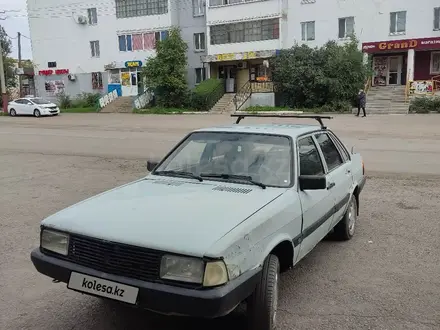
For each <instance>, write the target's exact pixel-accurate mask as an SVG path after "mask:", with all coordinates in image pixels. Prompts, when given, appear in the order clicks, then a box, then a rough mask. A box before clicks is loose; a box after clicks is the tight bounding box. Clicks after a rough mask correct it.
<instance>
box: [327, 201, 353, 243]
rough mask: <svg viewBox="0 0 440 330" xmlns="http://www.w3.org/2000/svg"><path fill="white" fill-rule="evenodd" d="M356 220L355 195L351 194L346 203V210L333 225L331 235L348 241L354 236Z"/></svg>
mask: <svg viewBox="0 0 440 330" xmlns="http://www.w3.org/2000/svg"><path fill="white" fill-rule="evenodd" d="M356 221H357V202H356V196H354V195H352V196H351V199H350V202H349V204H348V209H347V212H345V214H344V217H343V218H342V220H341V221H339V223H338V224H337V225H336V226H335V230H334V233H333V236H334V238H335V239H337V240H340V241H348V240H350V239H351V238H352V237H353V236H354V232H355V228H356Z"/></svg>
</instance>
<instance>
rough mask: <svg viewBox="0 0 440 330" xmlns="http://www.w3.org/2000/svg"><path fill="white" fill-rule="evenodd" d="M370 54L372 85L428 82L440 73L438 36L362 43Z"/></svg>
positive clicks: (439, 40)
mask: <svg viewBox="0 0 440 330" xmlns="http://www.w3.org/2000/svg"><path fill="white" fill-rule="evenodd" d="M362 50H363V52H364V54H365V56H371V58H372V66H373V67H372V69H373V72H374V73H373V77H372V82H371V83H372V86H390V85H391V86H393V85H395V86H398V85H406V84H407V82H408V83H409V84H410V85H411V86H413V85H414V86H418V85H420V86H422V85H423V86H428V87H426V88H425V87H423V88H424V90H427V91H428V90H429V83H427V81H432V79H433V77H435V76H437V75H440V37H433V38H419V39H404V40H391V41H379V42H366V43H363V44H362Z"/></svg>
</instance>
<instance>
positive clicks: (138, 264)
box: [68, 235, 165, 282]
mask: <svg viewBox="0 0 440 330" xmlns="http://www.w3.org/2000/svg"><path fill="white" fill-rule="evenodd" d="M164 254H165V253H164V252H161V251H156V250H151V249H146V248H140V247H136V246H131V245H126V244H121V243H114V242H108V241H104V240H100V239H95V238H90V237H84V236H77V235H71V236H70V243H69V254H68V259H69V260H70V261H72V262H74V263H76V264H79V265H82V266H85V267H90V268H92V269H95V270H98V271H102V272H105V273H108V274H113V275H118V276H124V277H129V278H133V279H138V280H141V281H148V282H156V281H159V272H160V263H161V260H162V256H163V255H164Z"/></svg>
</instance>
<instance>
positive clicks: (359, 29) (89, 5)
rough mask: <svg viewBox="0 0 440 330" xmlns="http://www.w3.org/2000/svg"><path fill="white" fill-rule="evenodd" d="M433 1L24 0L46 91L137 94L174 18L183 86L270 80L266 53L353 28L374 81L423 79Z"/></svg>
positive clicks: (438, 57) (428, 69)
mask: <svg viewBox="0 0 440 330" xmlns="http://www.w3.org/2000/svg"><path fill="white" fill-rule="evenodd" d="M439 8H440V4H439V3H438V0H423V1H421V2H420V1H419V2H417V1H414V0H387V1H379V0H368V1H365V0H325V1H324V0H294V1H292V0H180V1H177V0H82V1H81V0H66V1H63V4H60V2H58V1H55V0H39V1H30V0H29V1H28V11H29V23H30V29H31V39H32V47H33V55H34V62H35V64H36V65H37V69H36V72H37V73H38V76H37V77H36V82H37V86H40V87H41V88H40V90H41V89H43V90H44V92H46V93H47V94H51V93H54V92H53V91H54V90H55V93H56V91H59V90H63V88H64V89H65V90H66V91H69V93H70V94H74V93H76V92H81V91H87V92H89V91H93V90H103V91H105V92H107V91H109V90H113V89H116V90H118V93H120V95H137V94H138V93H139V91H142V90H143V86H142V85H141V79H139V78H140V77H139V71H140V70H141V68H142V66H143V65H144V64H145V61H146V60H147V59H148V58H150V57H151V56H154V55H155V50H154V44H155V41H156V40H162V39H163V38H166V37H167V31H169V29H170V28H171V27H172V26H177V27H180V29H181V31H182V36H183V38H184V40H185V41H186V42H187V43H188V46H189V49H188V75H187V76H188V83H189V85H190V86H194V85H195V84H197V83H199V82H200V81H202V80H204V79H206V78H209V77H212V78H224V79H225V81H226V91H227V92H228V93H236V92H237V91H238V90H240V88H242V87H243V86H244V85H245V84H246V83H247V82H248V81H267V80H270V79H271V77H270V76H271V74H270V71H271V68H270V66H269V65H268V63H269V62H268V61H267V60H268V59H269V58H271V57H273V56H276V54H277V53H278V51H279V50H280V49H285V48H289V47H291V46H293V45H295V44H301V43H304V44H307V45H310V46H312V47H313V46H320V45H322V44H324V43H325V42H326V41H328V40H337V41H338V42H341V43H342V42H345V41H346V40H347V39H348V38H349V36H350V35H351V34H353V33H355V34H356V36H357V37H358V39H359V40H360V45H359V47H360V48H362V50H363V51H364V52H365V58H366V59H367V58H368V57H371V58H372V60H373V69H374V77H373V79H372V84H373V85H375V86H386V85H404V84H406V81H407V80H408V79H409V80H419V81H422V80H427V79H431V78H432V77H433V76H435V75H439V74H440V26H439V24H440V23H439V15H440V13H439V11H440V10H439ZM54 86H55V87H54Z"/></svg>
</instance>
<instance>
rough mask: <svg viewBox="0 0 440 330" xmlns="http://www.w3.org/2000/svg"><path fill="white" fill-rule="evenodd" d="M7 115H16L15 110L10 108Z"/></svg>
mask: <svg viewBox="0 0 440 330" xmlns="http://www.w3.org/2000/svg"><path fill="white" fill-rule="evenodd" d="M9 115H10V116H11V117H15V116H16V115H17V111H15V109H11V110H9Z"/></svg>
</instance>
